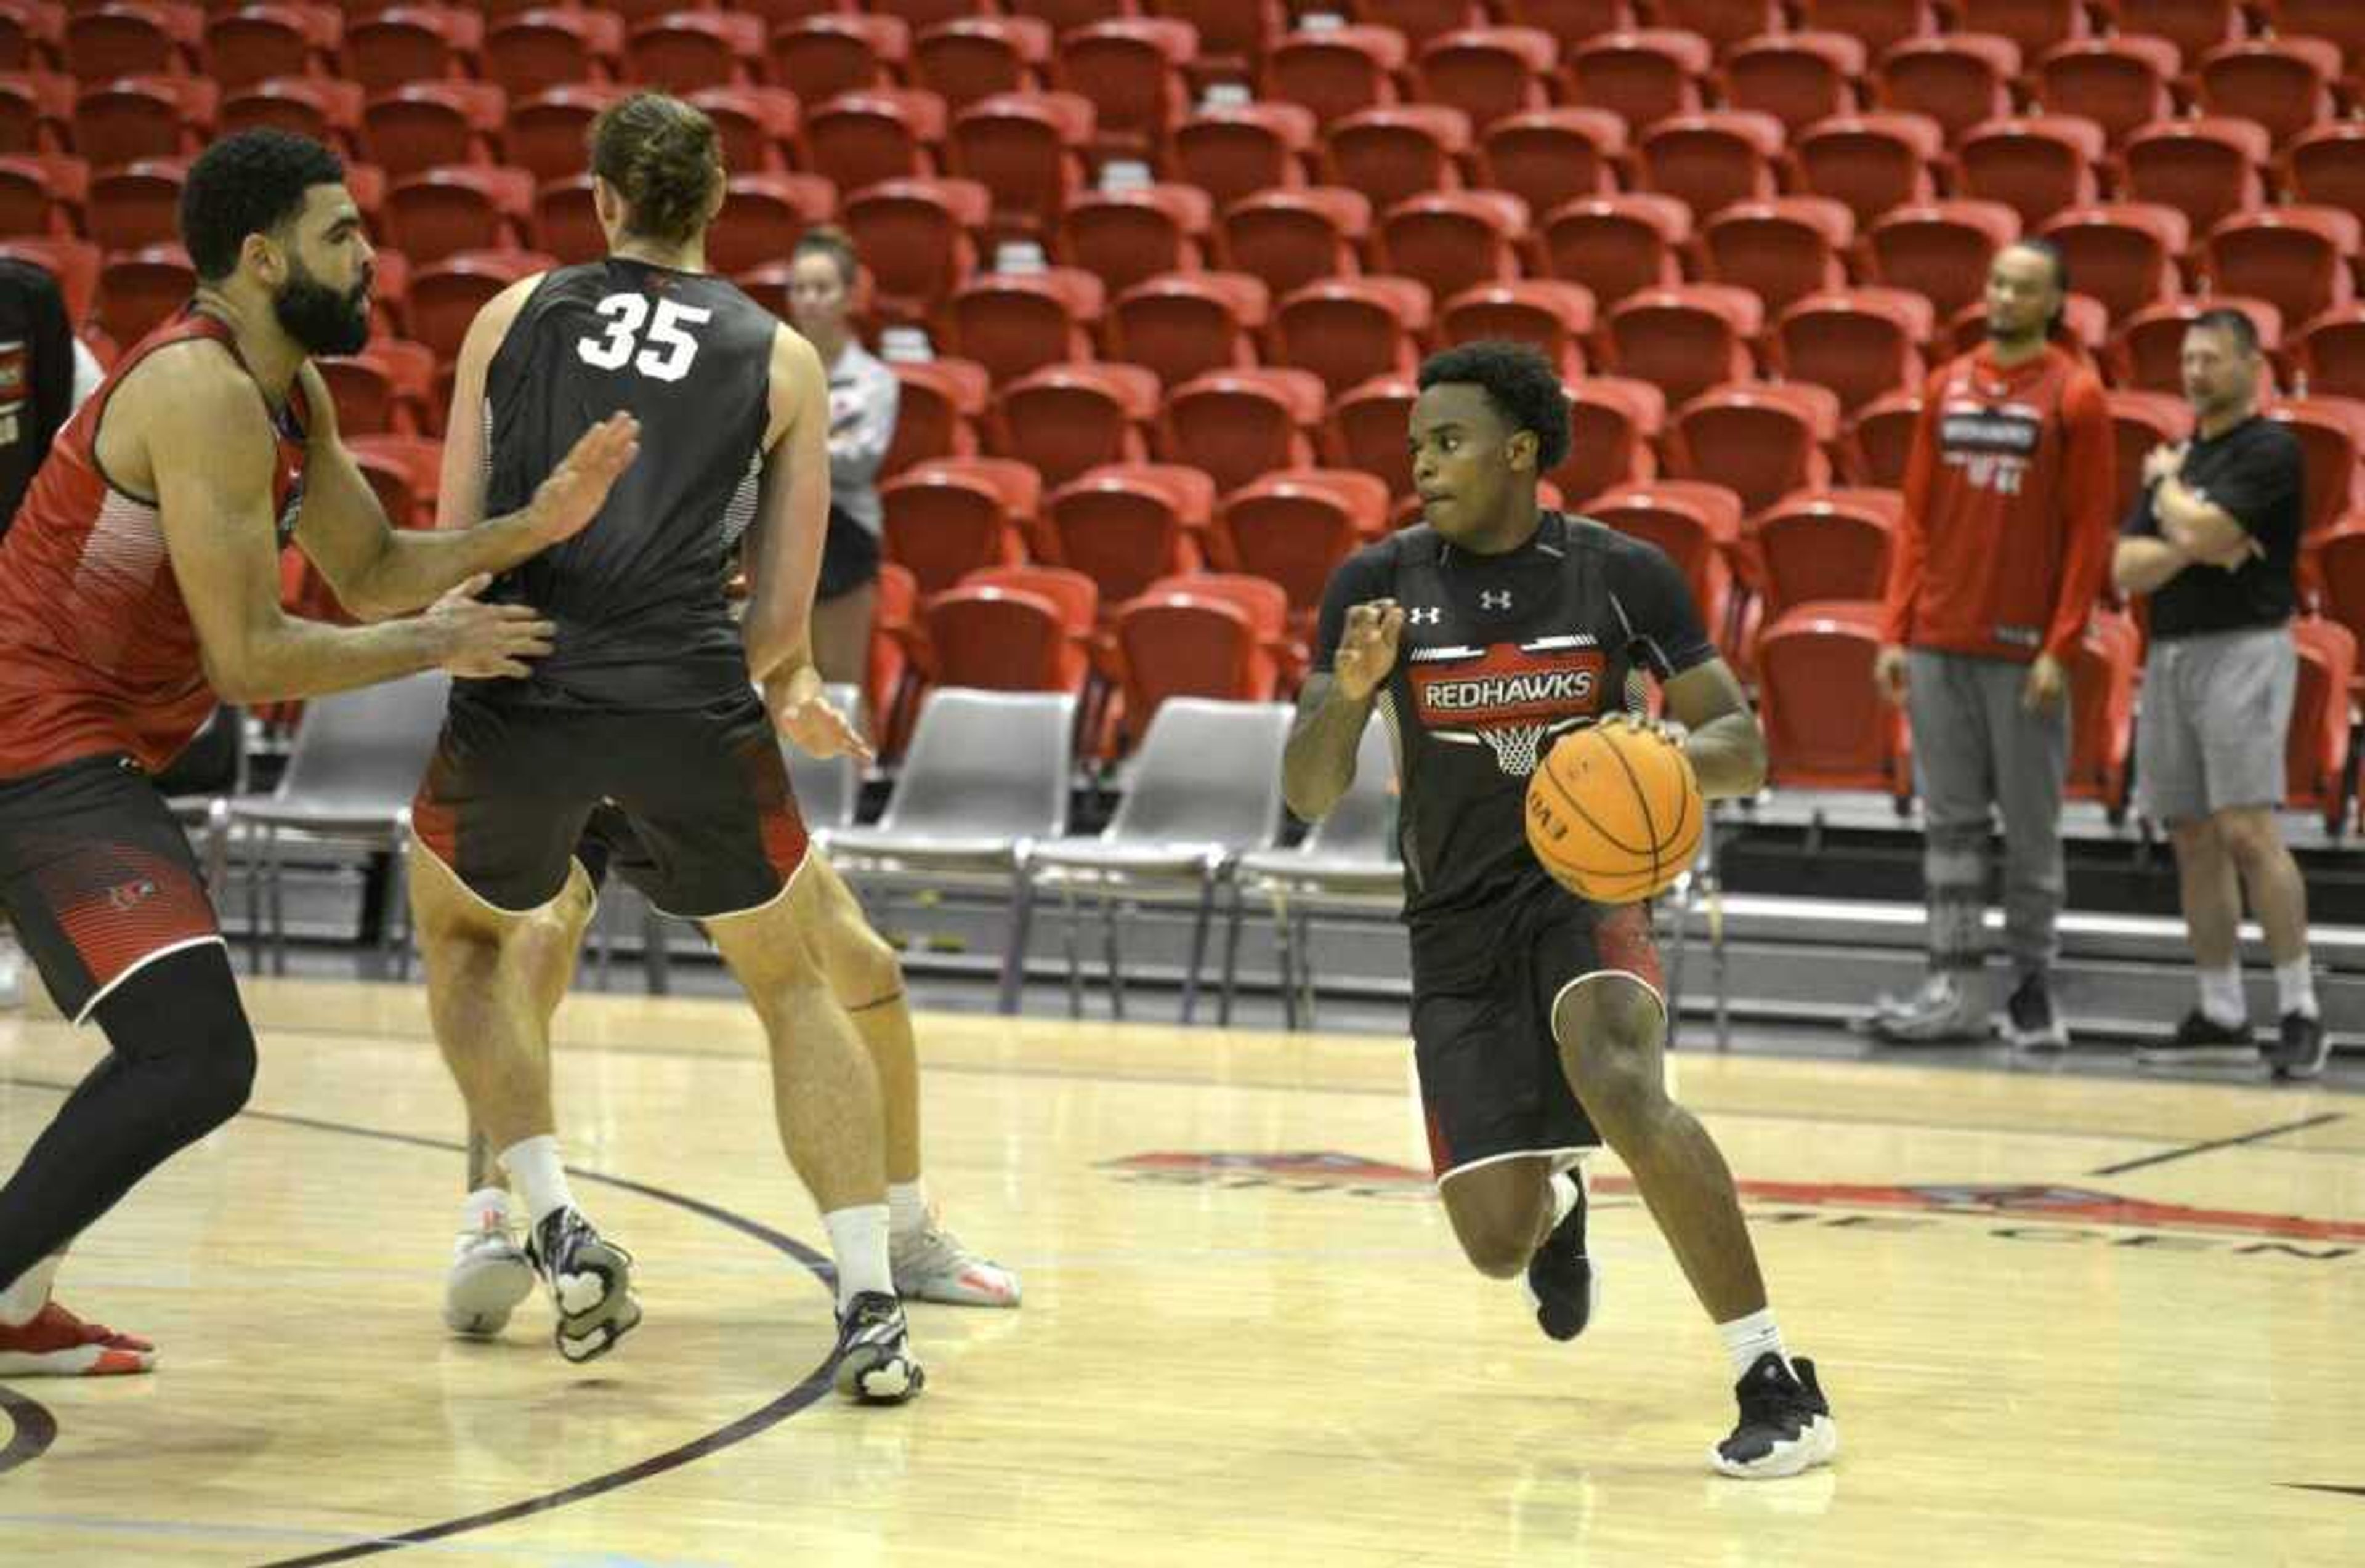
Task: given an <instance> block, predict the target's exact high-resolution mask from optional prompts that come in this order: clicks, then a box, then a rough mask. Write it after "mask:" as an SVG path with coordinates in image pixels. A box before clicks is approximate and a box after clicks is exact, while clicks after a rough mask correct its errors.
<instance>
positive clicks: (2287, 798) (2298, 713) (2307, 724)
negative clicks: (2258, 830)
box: [2282, 615, 2357, 832]
mask: <svg viewBox="0 0 2365 1568" xmlns="http://www.w3.org/2000/svg"><path fill="white" fill-rule="evenodd" d="M2292 643H2293V644H2295V645H2296V646H2297V648H2298V650H2299V684H2298V689H2297V690H2296V691H2295V692H2294V693H2293V696H2292V716H2291V730H2290V734H2289V738H2288V740H2287V741H2286V742H2285V743H2284V752H2283V756H2284V759H2285V764H2286V766H2285V770H2284V780H2285V782H2284V788H2283V802H2282V803H2283V804H2284V805H2285V806H2286V807H2288V808H2289V809H2291V810H2292V811H2300V812H2316V813H2317V814H2318V815H2319V816H2321V817H2322V818H2323V819H2324V825H2325V830H2326V832H2335V831H2337V830H2338V829H2340V828H2341V827H2343V826H2345V825H2347V822H2346V819H2347V818H2348V795H2349V790H2350V789H2351V787H2352V786H2353V784H2354V782H2355V778H2356V774H2355V771H2354V769H2353V768H2352V767H2351V766H2350V764H2351V762H2352V760H2353V759H2352V758H2351V756H2350V755H2349V745H2350V742H2349V708H2350V701H2349V687H2350V685H2351V683H2353V682H2354V681H2355V680H2356V678H2357V638H2356V636H2355V635H2354V634H2353V633H2350V631H2349V630H2348V627H2346V626H2343V625H2341V624H2339V623H2338V622H2333V621H2326V620H2325V619H2324V618H2323V617H2322V616H2316V615H2309V616H2303V617H2302V618H2300V619H2299V620H2297V621H2294V622H2292Z"/></svg>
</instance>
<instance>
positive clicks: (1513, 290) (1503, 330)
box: [1438, 278, 1594, 381]
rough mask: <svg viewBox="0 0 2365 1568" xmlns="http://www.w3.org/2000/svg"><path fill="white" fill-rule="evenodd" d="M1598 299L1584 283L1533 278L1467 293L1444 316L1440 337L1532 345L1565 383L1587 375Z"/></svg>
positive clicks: (1441, 316)
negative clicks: (1587, 345)
mask: <svg viewBox="0 0 2365 1568" xmlns="http://www.w3.org/2000/svg"><path fill="white" fill-rule="evenodd" d="M1593 324H1594V313H1593V295H1592V294H1591V292H1590V291H1588V290H1587V289H1586V287H1585V286H1584V285H1582V284H1575V283H1558V282H1554V281H1552V280H1549V279H1543V278H1531V279H1529V280H1526V281H1524V282H1516V283H1486V284H1480V285H1478V286H1476V287H1474V288H1466V289H1463V291H1462V292H1461V293H1459V294H1456V295H1454V296H1452V297H1451V298H1449V299H1447V300H1446V302H1445V306H1444V308H1443V309H1442V310H1441V311H1440V312H1439V315H1438V326H1439V336H1440V338H1441V339H1442V340H1443V341H1444V342H1449V343H1468V342H1480V341H1482V340H1485V339H1495V340H1497V341H1502V342H1518V343H1530V344H1533V345H1534V346H1535V348H1536V349H1537V350H1538V351H1539V352H1541V353H1542V354H1543V356H1544V357H1545V358H1546V359H1547V360H1550V361H1551V362H1552V365H1553V366H1554V368H1556V369H1557V370H1558V371H1559V372H1560V375H1561V379H1562V380H1564V381H1574V380H1575V379H1576V378H1577V377H1579V376H1581V375H1584V374H1585V346H1584V345H1585V340H1586V339H1587V338H1588V337H1590V336H1592V334H1593Z"/></svg>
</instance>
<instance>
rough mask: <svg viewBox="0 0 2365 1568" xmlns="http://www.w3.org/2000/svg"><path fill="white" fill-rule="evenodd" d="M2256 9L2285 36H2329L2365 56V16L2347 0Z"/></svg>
mask: <svg viewBox="0 0 2365 1568" xmlns="http://www.w3.org/2000/svg"><path fill="white" fill-rule="evenodd" d="M2254 9H2256V10H2258V11H2259V13H2260V14H2262V15H2263V16H2264V17H2265V18H2266V20H2267V22H2268V23H2269V24H2270V26H2271V27H2272V28H2274V30H2275V32H2276V33H2277V34H2279V35H2280V36H2281V37H2284V38H2291V37H2294V36H2298V37H2305V38H2319V39H2328V40H2330V41H2331V42H2332V43H2334V44H2336V45H2337V46H2338V47H2339V48H2340V50H2341V51H2342V52H2343V53H2344V54H2346V55H2347V56H2348V58H2349V59H2350V60H2352V61H2353V60H2356V59H2358V58H2359V57H2360V56H2365V17H2360V16H2359V15H2358V13H2357V8H2356V7H2355V6H2349V5H2347V4H2345V3H2344V0H2264V3H2263V4H2262V5H2260V6H2256V7H2254ZM2145 20H2146V25H2148V23H2149V18H2148V17H2146V19H2145Z"/></svg>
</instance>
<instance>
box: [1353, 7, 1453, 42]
mask: <svg viewBox="0 0 2365 1568" xmlns="http://www.w3.org/2000/svg"><path fill="white" fill-rule="evenodd" d="M1344 9H1345V11H1346V13H1347V15H1348V17H1351V19H1353V20H1355V21H1358V22H1366V23H1369V24H1371V25H1372V26H1373V27H1380V28H1395V30H1396V31H1398V32H1400V33H1402V34H1404V36H1405V41H1406V42H1407V43H1408V44H1410V45H1412V46H1413V47H1414V48H1415V49H1418V48H1420V47H1421V46H1422V45H1423V44H1426V43H1428V42H1429V39H1433V38H1436V37H1438V36H1439V35H1440V34H1442V33H1450V32H1452V31H1454V30H1456V29H1457V28H1474V27H1478V26H1481V25H1482V24H1483V23H1484V22H1485V6H1484V5H1483V4H1481V3H1479V0H1351V3H1350V4H1349V5H1348V6H1345V7H1344Z"/></svg>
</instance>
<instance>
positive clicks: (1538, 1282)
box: [1528, 1165, 1601, 1339]
mask: <svg viewBox="0 0 2365 1568" xmlns="http://www.w3.org/2000/svg"><path fill="white" fill-rule="evenodd" d="M1568 1174H1569V1179H1570V1180H1571V1181H1573V1182H1575V1183H1576V1203H1575V1206H1573V1207H1572V1208H1570V1210H1569V1211H1568V1213H1567V1215H1565V1216H1564V1217H1563V1219H1562V1220H1561V1222H1560V1223H1559V1224H1558V1225H1556V1226H1552V1234H1551V1235H1550V1236H1547V1237H1545V1238H1544V1244H1543V1245H1542V1246H1541V1247H1539V1248H1537V1249H1536V1255H1535V1256H1534V1257H1532V1258H1530V1259H1529V1260H1528V1299H1529V1300H1530V1301H1531V1302H1533V1303H1534V1304H1535V1308H1536V1322H1537V1324H1538V1325H1539V1326H1541V1327H1542V1329H1543V1331H1544V1332H1545V1333H1546V1334H1548V1335H1550V1336H1551V1337H1552V1338H1555V1339H1574V1338H1576V1337H1577V1336H1578V1335H1579V1334H1582V1333H1584V1332H1585V1326H1586V1324H1588V1323H1590V1322H1592V1321H1593V1312H1594V1309H1595V1308H1596V1307H1597V1306H1599V1305H1601V1276H1600V1274H1599V1273H1598V1272H1597V1271H1595V1269H1594V1267H1593V1260H1592V1259H1590V1258H1588V1257H1586V1252H1585V1199H1586V1192H1585V1188H1586V1181H1585V1168H1584V1167H1583V1166H1581V1165H1580V1166H1578V1167H1576V1168H1575V1170H1571V1171H1570V1172H1569V1173H1568Z"/></svg>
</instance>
